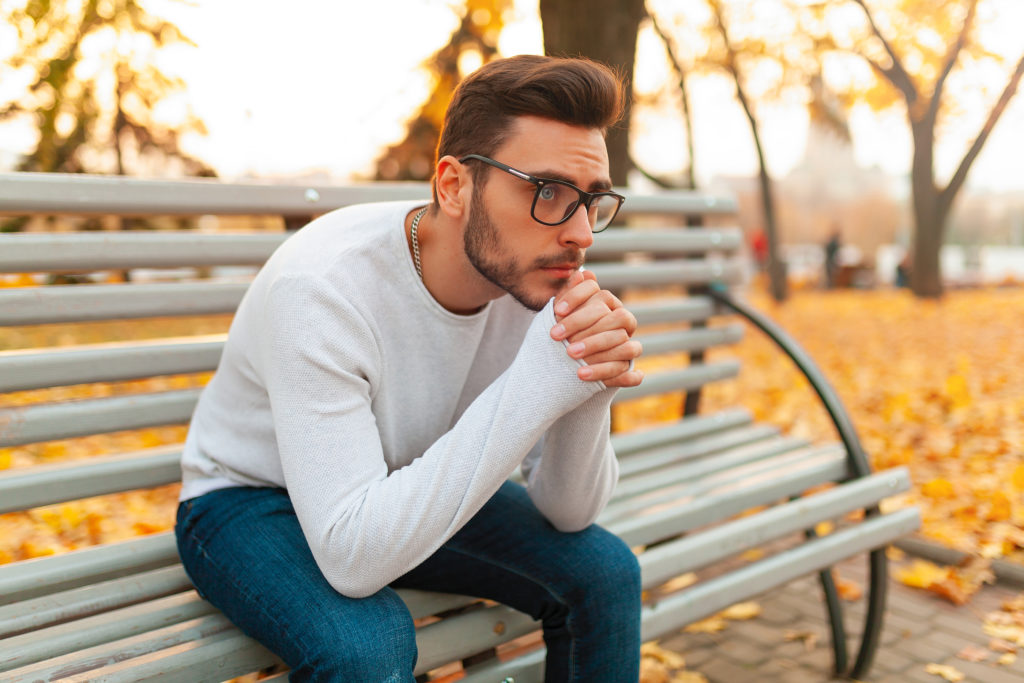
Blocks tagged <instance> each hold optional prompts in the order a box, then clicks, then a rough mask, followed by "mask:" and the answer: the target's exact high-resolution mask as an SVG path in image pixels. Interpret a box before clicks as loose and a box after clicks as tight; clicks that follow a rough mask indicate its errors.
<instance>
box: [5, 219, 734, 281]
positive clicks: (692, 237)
mask: <svg viewBox="0 0 1024 683" xmlns="http://www.w3.org/2000/svg"><path fill="white" fill-rule="evenodd" d="M288 236H289V235H288V233H272V232H250V233H231V234H218V233H201V232H193V231H177V232H172V231H134V232H133V231H122V232H99V233H95V232H79V233H25V234H14V235H7V236H5V237H4V248H3V251H0V273H60V272H92V271H98V270H130V269H135V268H178V267H183V266H229V265H230V266H241V265H260V264H262V263H263V262H264V261H266V260H267V259H268V258H269V257H270V255H271V254H272V253H274V250H275V249H277V248H278V247H279V246H280V245H281V243H282V242H284V241H285V239H286V238H287V237H288ZM742 244H743V234H742V232H741V231H740V230H739V229H738V228H693V229H688V230H671V229H668V230H665V229H660V230H649V229H648V230H645V229H635V228H629V229H626V228H612V229H610V230H605V231H604V232H602V233H600V234H598V235H597V236H596V237H595V240H594V244H593V245H592V246H591V247H590V248H589V249H587V255H588V257H595V258H608V257H611V256H620V255H622V254H625V253H629V252H640V251H657V252H660V253H665V254H703V253H706V252H709V251H722V252H729V251H735V250H737V249H739V248H740V247H741V246H742Z"/></svg>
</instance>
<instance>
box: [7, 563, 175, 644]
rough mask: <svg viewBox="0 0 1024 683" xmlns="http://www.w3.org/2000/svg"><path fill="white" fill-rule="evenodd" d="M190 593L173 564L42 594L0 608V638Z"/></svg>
mask: <svg viewBox="0 0 1024 683" xmlns="http://www.w3.org/2000/svg"><path fill="white" fill-rule="evenodd" d="M190 590H192V583H191V582H190V581H189V579H188V576H187V575H186V574H185V569H184V567H182V566H181V565H174V566H171V567H163V568H161V569H154V570H152V571H148V572H140V573H139V574H132V575H131V576H125V577H123V578H120V579H111V580H110V581H103V582H101V583H97V584H94V585H91V586H83V587H81V588H72V589H71V590H67V591H61V592H59V593H53V594H51V595H44V596H42V597H38V598H33V599H31V600H25V601H23V602H19V603H14V604H12V605H5V606H4V607H0V638H6V637H8V636H12V635H15V634H19V633H23V632H25V631H28V630H31V629H38V628H43V627H46V626H53V625H55V624H59V623H62V622H65V621H71V620H74V619H81V618H83V617H88V616H92V615H94V614H99V613H101V612H106V611H110V610H113V609H118V608H120V607H127V606H129V605H132V604H135V603H139V602H144V601H148V600H153V599H154V598H161V597H166V596H168V595H171V594H173V593H183V592H185V591H190ZM2 647H3V642H2V641H0V649H2Z"/></svg>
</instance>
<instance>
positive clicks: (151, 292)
mask: <svg viewBox="0 0 1024 683" xmlns="http://www.w3.org/2000/svg"><path fill="white" fill-rule="evenodd" d="M248 287H249V284H248V283H247V282H175V283H155V284H117V285H65V286H60V287H22V288H14V289H3V290H0V326H13V325H42V324H46V323H70V322H85V321H89V320H119V319H128V318H155V317H160V316H194V315H211V314H219V313H223V314H228V313H231V314H233V313H234V312H235V309H236V308H238V304H239V302H241V300H242V296H243V295H244V294H245V290H246V289H248Z"/></svg>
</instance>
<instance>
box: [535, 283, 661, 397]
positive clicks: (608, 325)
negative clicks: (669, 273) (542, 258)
mask: <svg viewBox="0 0 1024 683" xmlns="http://www.w3.org/2000/svg"><path fill="white" fill-rule="evenodd" d="M555 320H556V324H555V326H554V327H552V328H551V338H552V339H555V340H556V341H562V340H568V342H569V347H568V353H569V355H570V356H571V357H572V358H576V359H578V360H582V361H583V362H584V363H586V365H584V366H582V367H580V369H579V370H577V371H576V374H577V376H578V377H579V378H580V379H582V380H584V381H587V382H597V381H601V382H604V383H605V386H609V387H635V386H637V385H638V384H640V382H641V381H642V380H643V378H644V374H643V372H641V371H640V370H636V369H633V370H630V366H631V365H632V361H633V360H634V359H636V358H638V357H639V356H640V353H641V352H642V351H643V347H642V346H641V345H640V342H637V341H633V339H632V337H633V333H634V332H636V327H637V323H636V318H635V317H634V316H633V314H632V313H630V312H629V310H628V309H626V307H625V306H623V305H622V302H621V301H619V299H618V297H616V296H615V295H614V294H612V293H611V292H609V291H608V290H606V289H601V287H600V285H598V284H597V277H596V276H595V275H594V274H593V273H591V272H590V271H589V270H583V271H579V272H576V273H573V274H572V277H570V278H569V282H568V283H567V284H566V287H565V289H564V290H562V292H561V294H559V295H558V297H557V298H556V299H555Z"/></svg>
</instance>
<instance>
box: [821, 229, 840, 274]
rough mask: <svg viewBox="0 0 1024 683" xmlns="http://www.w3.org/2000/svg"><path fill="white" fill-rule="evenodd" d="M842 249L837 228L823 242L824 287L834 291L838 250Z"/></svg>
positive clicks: (837, 269)
mask: <svg viewBox="0 0 1024 683" xmlns="http://www.w3.org/2000/svg"><path fill="white" fill-rule="evenodd" d="M841 248H842V242H841V241H840V233H839V230H838V228H837V229H834V230H833V231H832V234H831V235H830V236H829V238H828V241H827V242H825V287H826V288H828V289H835V287H836V282H837V279H838V275H839V250H840V249H841Z"/></svg>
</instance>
